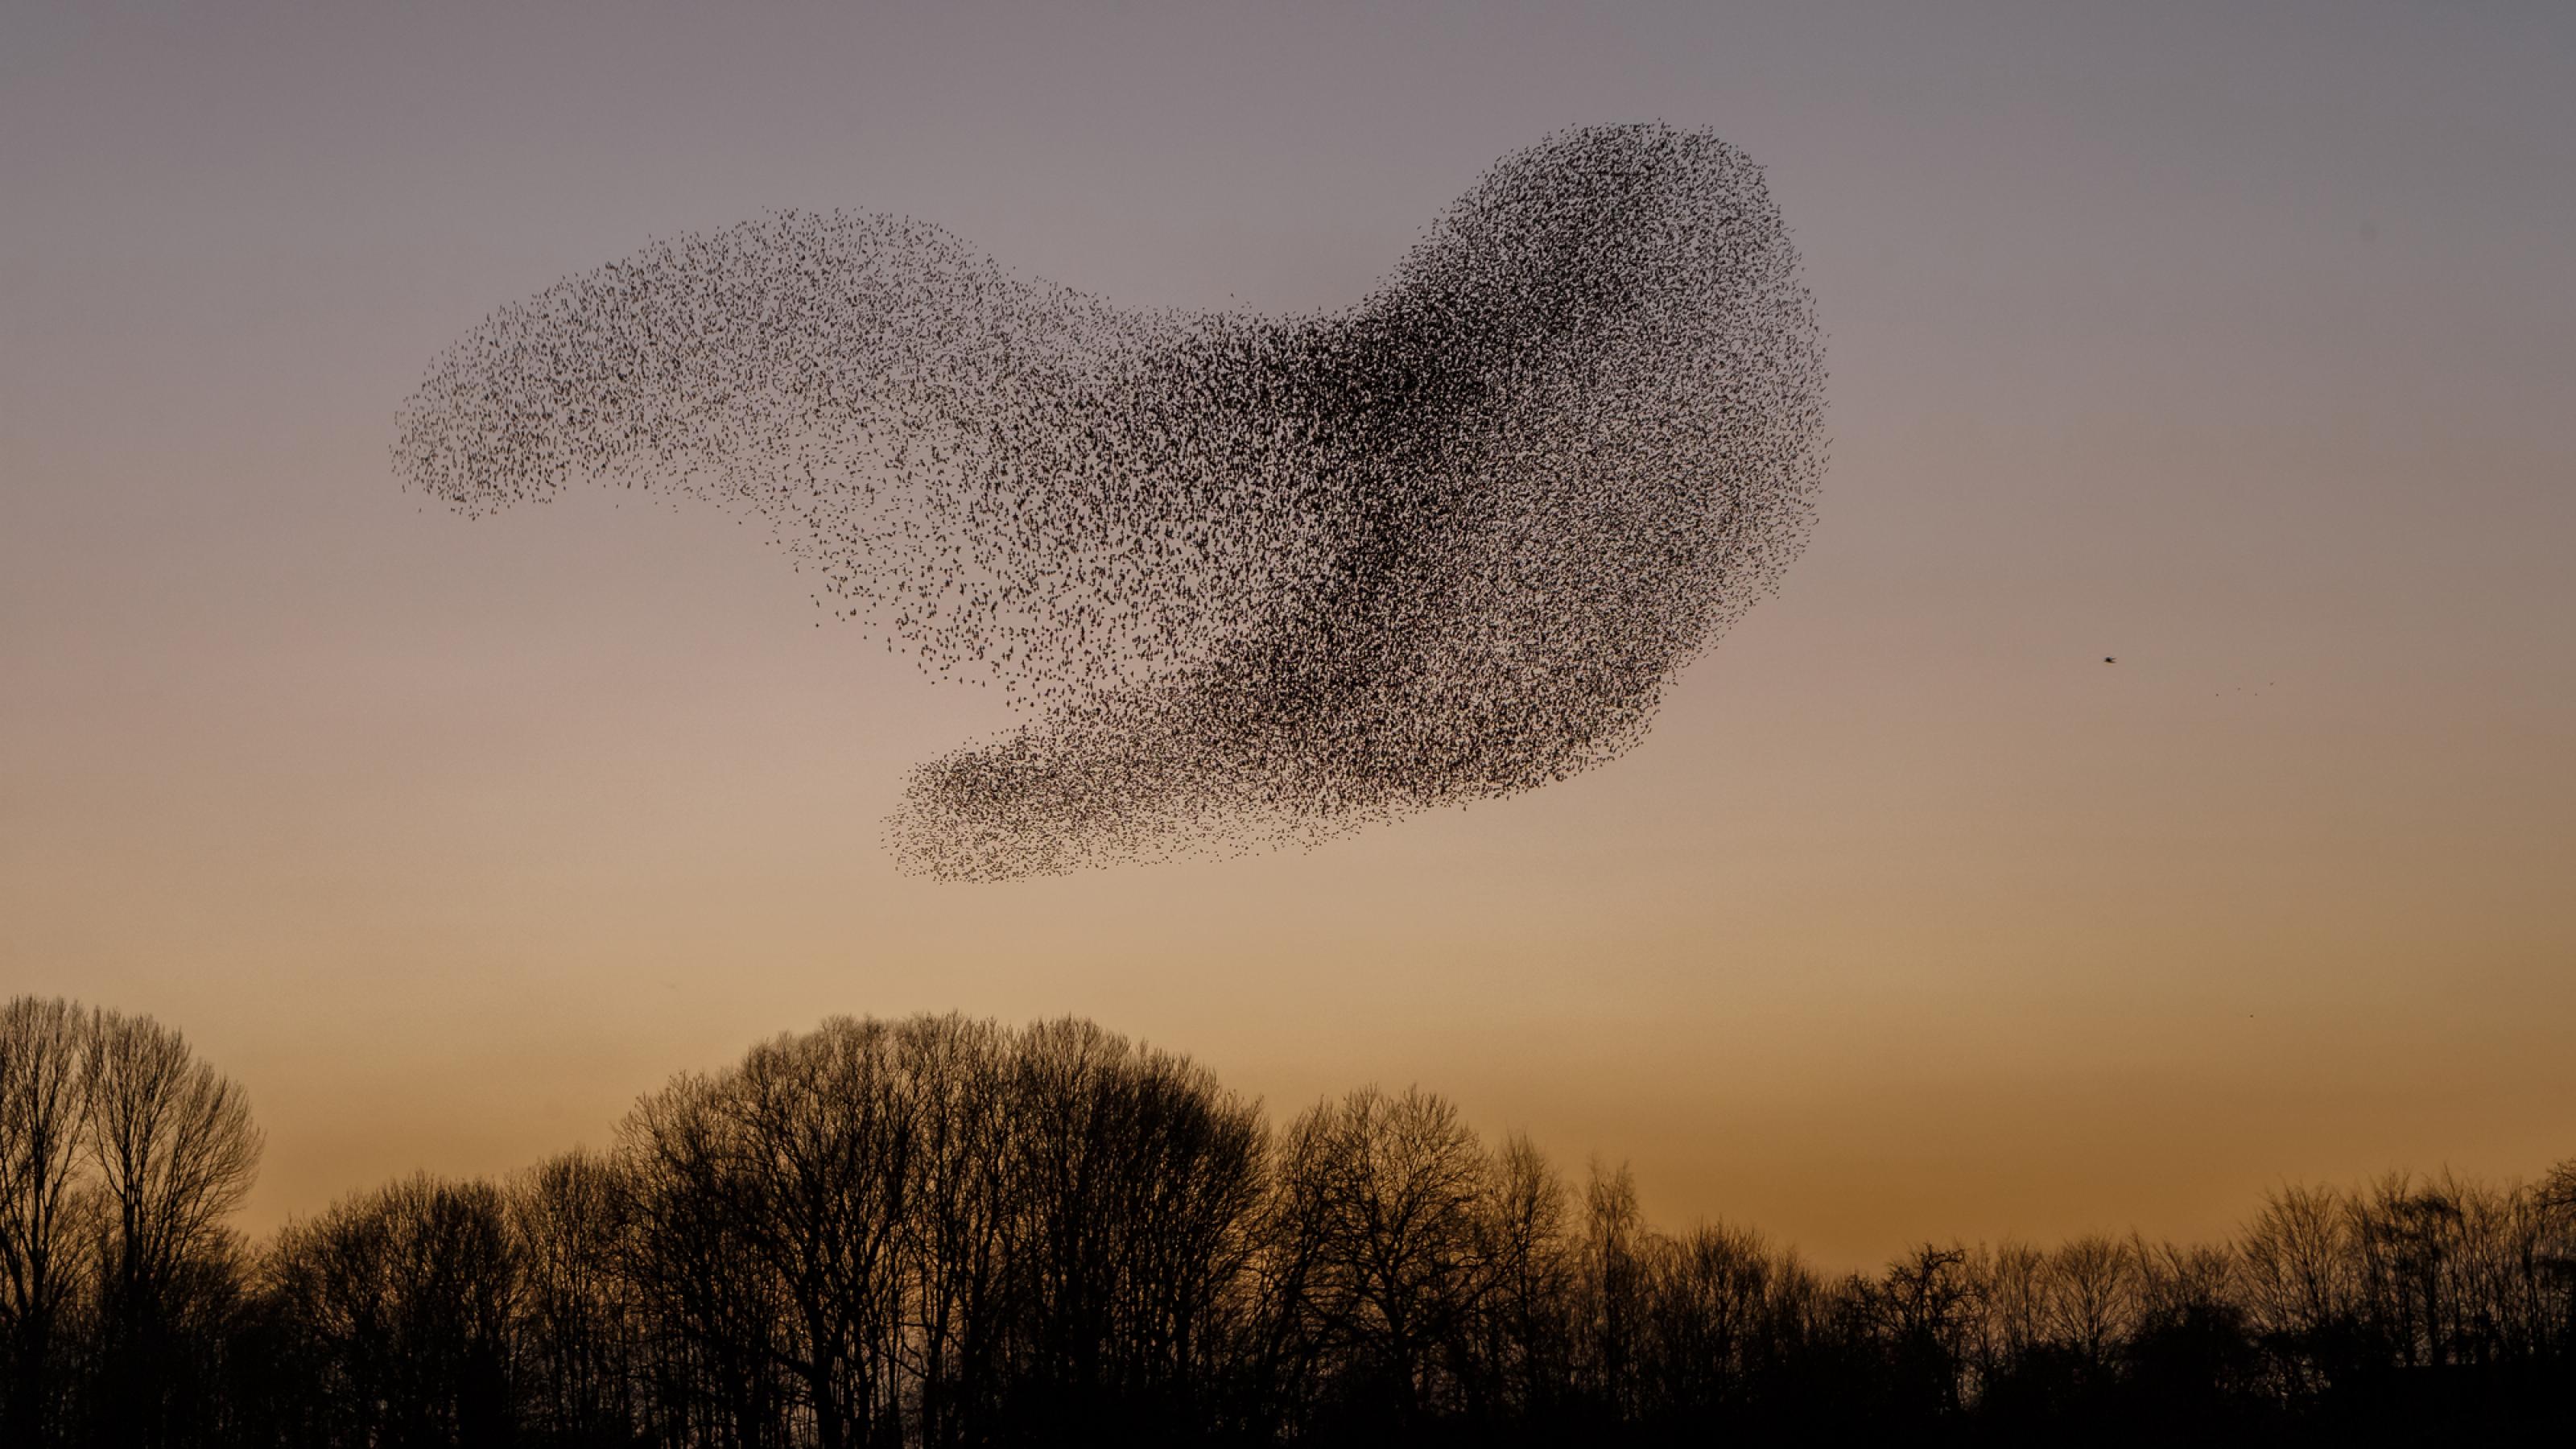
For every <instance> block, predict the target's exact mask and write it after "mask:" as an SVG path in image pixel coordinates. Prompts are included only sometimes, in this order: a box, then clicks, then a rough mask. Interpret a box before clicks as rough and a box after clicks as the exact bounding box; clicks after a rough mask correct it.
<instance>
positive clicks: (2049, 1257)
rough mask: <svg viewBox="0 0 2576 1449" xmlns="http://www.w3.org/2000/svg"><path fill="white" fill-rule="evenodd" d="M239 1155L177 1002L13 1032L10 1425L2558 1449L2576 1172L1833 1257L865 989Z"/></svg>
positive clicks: (0, 1331)
mask: <svg viewBox="0 0 2576 1449" xmlns="http://www.w3.org/2000/svg"><path fill="white" fill-rule="evenodd" d="M258 1149H259V1139H258V1135H257V1133H256V1131H255V1130H254V1129H253V1128H252V1126H251V1123H250V1119H249V1114H248V1110H247V1107H246V1105H245V1103H244V1099H243V1097H242V1094H241V1092H240V1090H239V1089H238V1088H237V1087H235V1086H234V1085H233V1084H232V1083H230V1082H228V1081H226V1080H225V1079H224V1078H222V1077H221V1076H219V1075H218V1074H216V1073H215V1072H214V1071H213V1070H212V1069H211V1068H209V1067H207V1066H206V1065H205V1064H203V1063H200V1062H198V1061H196V1060H195V1059H194V1057H193V1055H192V1054H191V1053H190V1051H189V1049H188V1047H187V1044H186V1043H185V1041H184V1040H183V1039H182V1038H181V1037H180V1036H179V1035H178V1034H177V1033H175V1032H172V1031H169V1030H167V1029H166V1028H163V1027H161V1026H159V1025H157V1024H156V1023H153V1022H151V1021H149V1020H147V1019H138V1018H131V1017H125V1016H120V1015H118V1014H116V1013H113V1012H105V1011H89V1010H84V1009H82V1008H79V1007H76V1006H74V1005H72V1004H70V1003H67V1002H62V1001H42V1000H35V999H31V998H21V999H19V1000H16V1001H13V1002H10V1003H8V1004H7V1006H6V1007H5V1008H0V1335H5V1338H0V1350H5V1352H6V1355H7V1357H6V1368H7V1373H6V1377H5V1379H0V1394H5V1397H0V1441H5V1442H6V1443H7V1444H9V1445H11V1446H17V1445H34V1446H55V1445H61V1446H89V1445H101V1446H105V1445H116V1446H124V1445H168V1446H196V1445H203V1446H233V1445H287V1446H305V1445H310V1446H332V1449H338V1446H359V1445H365V1446H381V1449H409V1446H481V1445H496V1446H519V1445H524V1446H565V1449H570V1446H646V1445H651V1446H672V1449H678V1446H710V1449H716V1446H721V1449H787V1446H809V1445H810V1446H850V1449H880V1446H915V1445H920V1446H964V1445H1013V1444H1065V1443H1090V1442H1101V1443H1118V1444H1143V1445H1244V1446H1249V1445H1283V1444H1313V1445H1333V1444H1370V1443H1379V1442H1385V1443H1405V1444H1425V1443H1428V1444H1442V1443H1454V1444H1505V1445H1512V1444H1533V1445H1534V1444H1564V1443H1606V1444H1633V1445H1664V1444H1682V1443H1694V1444H1696V1443H1708V1442H1715V1441H1724V1440H1728V1439H1735V1440H1740V1441H1742V1442H1751V1443H1766V1444H1776V1443H1838V1442H1848V1441H1853V1440H1865V1441H1871V1442H1885V1443H1941V1444H2032V1445H2038V1444H2052V1445H2053V1444H2066V1443H2087V1444H2101V1443H2110V1444H2121V1443H2134V1444H2164V1443H2227V1442H2241V1443H2254V1442H2261V1443H2279V1442H2302V1441H2313V1442H2319V1443H2325V1442H2332V1443H2418V1442H2422V1443H2444V1442H2461V1441H2465V1440H2473V1439H2475V1440H2488V1441H2498V1442H2503V1441H2520V1442H2529V1441H2535V1440H2538V1439H2541V1438H2543V1437H2545V1436H2549V1435H2556V1436H2559V1437H2560V1438H2562V1439H2563V1438H2564V1436H2565V1435H2566V1434H2567V1433H2568V1432H2569V1431H2570V1430H2571V1429H2576V1161H2570V1162H2567V1163H2564V1164H2561V1165H2560V1166H2558V1167H2557V1168H2555V1169H2554V1170H2552V1171H2551V1172H2549V1173H2548V1174H2547V1175H2546V1176H2544V1177H2543V1178H2542V1180H2541V1181H2539V1182H2538V1183H2536V1184H2528V1185H2525V1184H2514V1185H2507V1186H2501V1187H2499V1186H2491V1185H2486V1184H2481V1183H2476V1182H2468V1181H2462V1180H2459V1179H2456V1178H2454V1177H2451V1176H2449V1175H2447V1174H2445V1175H2442V1176H2437V1177H2432V1178H2423V1177H2414V1176H2408V1175H2402V1174H2401V1175H2392V1176H2389V1177H2386V1178H2383V1179H2381V1180H2379V1181H2377V1182H2374V1183H2369V1184H2364V1185H2362V1186H2360V1187H2357V1188H2353V1189H2349V1190H2347V1189H2337V1188H2326V1187H2307V1186H2284V1187H2282V1188H2280V1189H2279V1190H2277V1191H2275V1192H2273V1193H2272V1194H2271V1195H2270V1196H2269V1197H2268V1198H2267V1199H2266V1200H2265V1201H2264V1202H2263V1203H2262V1204H2261V1205H2260V1207H2259V1208H2258V1210H2257V1211H2256V1212H2255V1213H2254V1214H2253V1216H2252V1217H2251V1218H2250V1219H2249V1220H2248V1221H2247V1222H2246V1223H2245V1225H2244V1227H2243V1228H2242V1230H2241V1231H2240V1232H2239V1233H2238V1234H2237V1235H2236V1237H2235V1238H2234V1240H2232V1241H2230V1242H2227V1243H2223V1244H2215V1245H2206V1246H2184V1245H2176V1244H2171V1243H2155V1242H2149V1241H2146V1240H2144V1239H2142V1238H2139V1237H2136V1236H2131V1237H2127V1238H2114V1237H2109V1236H2099V1235H2096V1236H2087V1237H2081V1238H2077V1239H2074V1240H2072V1241H2069V1242H2066V1243H2063V1244H2059V1245H2057V1246H2056V1247H2053V1248H2040V1247H2035V1246H2032V1245H2028V1244H2021V1243H2011V1242H2007V1243H2003V1244H2000V1245H1993V1246H1988V1245H1982V1244H1980V1245H1968V1244H1959V1243H1946V1244H1945V1243H1923V1244H1919V1245H1917V1246H1916V1247H1914V1248H1913V1249H1910V1250H1909V1251H1907V1252H1906V1253H1904V1254H1902V1255H1900V1256H1899V1257H1898V1258H1897V1259H1896V1260H1895V1261H1893V1262H1891V1263H1889V1264H1888V1265H1887V1266H1886V1267H1885V1268H1884V1269H1882V1270H1880V1271H1878V1272H1876V1273H1859V1274H1850V1275H1845V1276H1842V1277H1839V1278H1835V1277H1829V1276H1827V1275H1824V1274H1821V1273H1819V1272H1818V1271H1816V1270H1815V1269H1814V1268H1812V1267H1811V1266H1809V1265H1808V1264H1806V1263H1805V1262H1803V1261H1802V1260H1801V1259H1800V1258H1799V1257H1798V1255H1797V1254H1796V1253H1795V1252H1794V1251H1792V1250H1790V1249H1788V1248H1786V1247H1783V1246H1780V1245H1777V1244H1774V1243H1772V1242H1770V1241H1768V1240H1766V1239H1765V1238H1764V1237H1762V1235H1760V1234H1758V1233H1755V1232H1752V1231H1749V1230H1746V1229H1743V1228H1738V1227H1730V1226H1725V1225H1718V1224H1710V1225H1703V1226H1699V1227H1696V1228H1692V1229H1690V1230H1688V1231H1685V1232H1681V1233H1678V1234H1668V1233H1664V1232H1659V1231H1657V1230H1655V1229H1653V1228H1652V1227H1650V1226H1649V1225H1648V1224H1647V1223H1646V1222H1645V1221H1644V1219H1643V1217H1642V1215H1641V1214H1640V1212H1639V1211H1638V1207H1637V1195H1636V1189H1635V1186H1634V1184H1633V1182H1632V1180H1631V1179H1630V1177H1629V1175H1628V1173H1627V1172H1626V1170H1625V1169H1605V1168H1603V1167H1601V1166H1599V1165H1596V1166H1594V1167H1593V1168H1592V1169H1591V1171H1590V1172H1589V1173H1588V1175H1587V1177H1586V1180H1585V1181H1584V1182H1583V1183H1582V1184H1581V1185H1580V1186H1579V1187H1575V1186H1570V1185H1569V1184H1567V1183H1566V1182H1565V1181H1564V1180H1563V1179H1562V1178H1561V1177H1560V1176H1559V1175H1558V1174H1557V1172H1556V1171H1555V1170H1554V1169H1553V1168H1552V1167H1551V1166H1550V1165H1549V1163H1548V1162H1547V1161H1546V1159H1545V1158H1544V1157H1543V1156H1541V1155H1540V1153H1539V1152H1538V1151H1537V1150H1536V1149H1535V1148H1534V1147H1533V1146H1532V1145H1531V1144H1530V1143H1528V1142H1527V1141H1526V1140H1523V1139H1521V1138H1518V1137H1514V1138H1510V1139H1507V1140H1506V1141H1504V1142H1502V1143H1501V1144H1499V1145H1495V1144H1489V1143H1487V1142H1485V1141H1484V1140H1482V1139H1481V1138H1480V1137H1479V1136H1478V1135H1477V1134H1476V1133H1475V1132H1474V1131H1473V1130H1471V1129H1470V1128H1469V1127H1468V1126H1467V1125H1466V1124H1465V1122H1464V1121H1463V1120H1462V1119H1461V1117H1460V1115H1459V1113H1458V1111H1457V1109H1456V1108H1455V1107H1454V1106H1453V1105H1452V1104H1451V1103H1449V1102H1447V1101H1445V1100H1443V1099H1442V1098H1440V1097H1438V1096H1436V1095H1434V1094H1431V1093H1428V1092H1425V1091H1422V1090H1419V1089H1409V1090H1406V1091H1404V1092H1401V1093H1391V1092H1383V1091H1379V1090H1377V1089H1375V1088H1362V1089H1360V1090H1358V1091H1355V1092H1352V1093H1350V1094H1348V1095H1347V1096H1344V1097H1342V1098H1340V1099H1338V1100H1330V1101H1324V1102H1319V1103H1317V1104H1315V1105H1314V1106H1312V1107H1310V1108H1308V1109H1307V1110H1305V1111H1303V1112H1301V1113H1298V1114H1297V1115H1296V1116H1295V1117H1293V1118H1292V1119H1291V1120H1290V1121H1289V1122H1288V1123H1287V1125H1286V1126H1284V1127H1281V1128H1278V1129H1275V1130H1274V1129H1273V1128H1272V1127H1271V1125H1270V1124H1269V1123H1268V1121H1267V1120H1266V1119H1265V1117H1264V1115H1263V1114H1262V1112H1261V1111H1260V1109H1259V1108H1258V1106H1257V1105H1256V1104H1253V1103H1250V1102H1247V1101H1244V1100H1243V1099H1241V1098H1239V1097H1236V1096H1234V1095H1232V1094H1230V1093H1228V1092H1227V1091H1226V1090H1225V1089H1224V1088H1223V1087H1222V1086H1220V1085H1219V1084H1218V1083H1217V1082H1216V1080H1215V1079H1214V1078H1213V1077H1212V1076H1211V1075H1209V1074H1208V1073H1207V1072H1206V1071H1205V1070H1204V1069H1203V1068H1200V1067H1198V1066H1195V1065H1193V1064H1192V1063H1190V1062H1189V1061H1188V1060H1187V1059H1185V1058H1182V1057H1178V1056H1174V1055H1172V1054H1170V1053H1166V1052H1161V1051H1156V1050H1152V1049H1149V1048H1146V1047H1143V1046H1139V1045H1137V1044H1135V1043H1132V1042H1129V1041H1127V1040H1125V1039H1123V1038H1121V1037H1118V1036H1116V1035H1114V1034H1112V1033H1109V1032H1107V1031H1104V1030H1102V1029H1100V1028H1099V1027H1096V1026H1093V1025H1091V1024H1090V1023H1088V1022H1082V1021H1072V1020H1067V1021H1055V1022H1045V1023H1039V1024H1036V1025H1032V1026H1028V1027H1024V1028H1017V1029H1013V1028H1006V1027H1002V1026H998V1025H996V1024H993V1023H990V1022H981V1021H970V1020H966V1019H963V1018H960V1017H955V1016H947V1017H916V1018H913V1019H910V1020H906V1021H900V1022H887V1021H875V1020H852V1019H846V1018H844V1019H836V1020H834V1021H830V1022H827V1023H825V1024H824V1025H823V1026H822V1027H820V1028H819V1029H817V1030H815V1031H812V1032H807V1033H802V1034H792V1035H787V1036H782V1037H779V1038H776V1039H775V1040H772V1041H769V1042H764V1043H762V1044H760V1045H759V1046H756V1047H754V1048H753V1049H752V1050H751V1051H750V1052H748V1053H747V1054H746V1055H745V1056H744V1057H743V1058H742V1059H741V1060H740V1061H739V1062H737V1063H736V1064H734V1065H733V1066H731V1067H728V1068H726V1069H724V1070H722V1071H719V1072H714V1073H707V1074H687V1075H682V1076H679V1077H676V1078H674V1079H673V1080H672V1081H671V1082H670V1083H669V1084H668V1085H667V1086H665V1087H663V1088H662V1089H661V1090H659V1091H656V1092H653V1093H651V1094H648V1095H647V1096H645V1097H644V1098H643V1099H642V1100H640V1101H639V1102H638V1103H637V1104H636V1106H635V1108H634V1109H633V1111H632V1112H630V1113H629V1114H628V1115H627V1117H626V1118H625V1120H624V1121H623V1122H622V1123H620V1124H619V1126H618V1128H617V1131H616V1134H615V1137H614V1139H613V1141H612V1143H611V1144H610V1146H609V1147H608V1148H607V1149H606V1150H604V1151H599V1152H573V1153H568V1154H565V1155H563V1156H560V1157H557V1158H554V1159H552V1160H550V1161H547V1162H544V1163H541V1164H539V1165H537V1166H536V1167H534V1168H532V1169H530V1170H528V1171H526V1172H523V1173H521V1174H518V1175H517V1176H515V1177H512V1178H510V1179H508V1180H507V1181H498V1182H495V1181H455V1180H446V1179H440V1178H434V1177H429V1176H417V1177H413V1178H409V1179H406V1180H403V1181H399V1182H396V1183H393V1184H390V1185H387V1186H385V1187H381V1188H378V1189H375V1190H373V1191H368V1192H362V1193H359V1194H356V1195H353V1196H351V1197H349V1198H346V1199H344V1200H342V1201H341V1202H339V1203H337V1204H335V1205H333V1206H332V1207H330V1208H328V1209H327V1210H325V1211H323V1212H322V1213H320V1214H318V1215H316V1216H314V1217H312V1218H310V1219H306V1220H302V1221H298V1222H295V1223H292V1224H290V1225H289V1226H288V1227H286V1228H285V1229H284V1230H282V1231H281V1232H279V1233H278V1234H277V1235H276V1237H275V1239H274V1240H273V1241H271V1242H269V1243H267V1244H265V1245H263V1246H260V1247H258V1248H257V1249H255V1250H254V1249H253V1248H252V1247H251V1246H250V1245H248V1244H245V1243H244V1242H242V1241H241V1240H240V1239H239V1238H238V1237H237V1236H235V1235H234V1234H232V1233H231V1232H230V1231H229V1230H228V1229H226V1228H225V1227H224V1225H223V1222H224V1218H225V1216H226V1215H227V1214H228V1213H229V1211H230V1210H231V1209H232V1208H233V1207H234V1206H235V1205H236V1204H237V1203H238V1202H239V1200H240V1197H241V1194H242V1192H243V1190H244V1189H245V1188H246V1186H247V1185H248V1182H249V1178H250V1173H251V1171H252V1168H253V1166H254V1164H255V1162H256V1159H257V1154H258Z"/></svg>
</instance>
